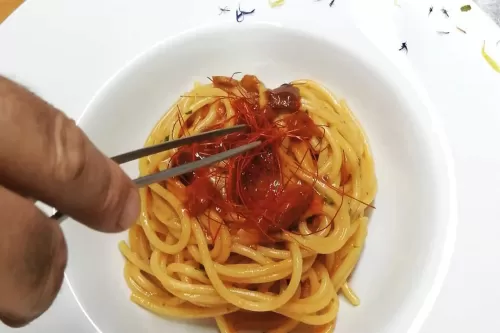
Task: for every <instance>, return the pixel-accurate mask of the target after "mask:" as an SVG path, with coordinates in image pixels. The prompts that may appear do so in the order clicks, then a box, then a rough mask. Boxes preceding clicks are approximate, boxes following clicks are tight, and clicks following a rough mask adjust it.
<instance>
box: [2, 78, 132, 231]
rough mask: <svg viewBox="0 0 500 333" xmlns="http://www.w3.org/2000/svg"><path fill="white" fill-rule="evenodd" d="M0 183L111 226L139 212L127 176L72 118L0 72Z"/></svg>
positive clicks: (102, 226) (90, 223)
mask: <svg viewBox="0 0 500 333" xmlns="http://www.w3.org/2000/svg"><path fill="white" fill-rule="evenodd" d="M0 184H3V185H4V186H6V187H8V188H10V189H11V190H13V191H16V192H18V193H21V194H23V195H27V196H31V197H34V198H36V199H38V200H41V201H43V202H45V203H47V204H50V205H52V206H54V207H56V208H58V209H59V210H61V211H63V212H65V213H66V214H68V215H70V216H71V217H73V218H75V219H77V220H79V221H81V222H83V223H85V224H86V225H88V226H90V227H92V228H94V229H97V230H101V231H107V232H115V231H120V230H123V229H126V228H128V227H129V226H130V225H131V224H133V223H134V222H135V219H136V218H137V216H138V214H139V195H138V191H137V189H136V187H135V186H134V184H133V183H132V181H131V180H130V178H129V177H127V176H126V175H125V173H124V172H123V171H122V170H121V169H120V167H119V166H118V165H116V164H115V163H114V162H112V161H111V160H110V159H109V158H107V157H105V156H104V155H103V154H102V153H101V152H99V150H98V149H97V148H96V147H95V146H94V145H93V144H92V143H91V142H90V140H89V139H88V138H87V136H86V135H85V134H84V133H83V131H82V130H81V129H80V128H78V127H77V126H76V124H75V122H74V121H73V120H71V119H69V118H68V117H66V115H64V114H63V113H62V112H60V111H58V110H57V109H55V108H54V107H52V106H51V105H49V104H47V103H46V102H44V101H43V100H41V99H40V98H38V97H37V96H35V95H34V94H32V93H31V92H29V91H27V90H26V89H24V88H23V87H21V86H19V85H17V84H15V83H13V82H11V81H9V80H7V79H5V78H2V77H1V76H0Z"/></svg>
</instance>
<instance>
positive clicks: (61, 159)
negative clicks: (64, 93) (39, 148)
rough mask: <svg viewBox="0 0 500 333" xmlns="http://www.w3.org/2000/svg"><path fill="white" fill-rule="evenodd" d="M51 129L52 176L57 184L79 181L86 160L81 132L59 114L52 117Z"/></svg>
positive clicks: (70, 120)
mask: <svg viewBox="0 0 500 333" xmlns="http://www.w3.org/2000/svg"><path fill="white" fill-rule="evenodd" d="M52 128H53V133H52V134H51V137H52V143H51V146H52V147H53V151H52V154H51V155H52V163H51V164H50V165H51V171H52V174H53V175H54V177H55V179H56V181H59V182H68V181H73V180H76V179H79V178H80V176H81V175H82V173H83V172H84V170H85V163H86V159H87V156H86V155H87V153H86V149H85V136H84V134H83V132H82V131H81V130H80V129H79V128H78V126H76V123H75V121H74V120H72V119H69V118H68V117H66V116H65V115H64V114H63V113H61V112H57V113H56V115H55V116H54V121H53V126H52Z"/></svg>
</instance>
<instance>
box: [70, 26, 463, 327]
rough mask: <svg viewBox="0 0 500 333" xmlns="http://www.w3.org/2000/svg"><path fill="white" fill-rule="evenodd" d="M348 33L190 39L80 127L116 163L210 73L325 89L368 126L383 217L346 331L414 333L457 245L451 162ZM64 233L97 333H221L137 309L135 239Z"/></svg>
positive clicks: (344, 314)
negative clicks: (305, 82) (132, 283)
mask: <svg viewBox="0 0 500 333" xmlns="http://www.w3.org/2000/svg"><path fill="white" fill-rule="evenodd" d="M347 30H349V29H348V28H346V31H343V34H342V35H343V36H331V37H328V38H324V37H320V36H319V35H318V34H315V33H313V32H303V31H302V32H301V31H299V30H296V29H293V28H290V27H286V26H278V25H272V24H245V25H241V26H239V25H238V26H235V25H234V24H231V25H222V26H213V27H206V28H204V29H203V30H193V31H190V32H187V33H185V34H182V35H180V36H176V37H174V38H171V39H168V40H165V41H164V42H161V43H159V44H157V45H155V46H154V47H153V48H151V49H150V50H148V51H147V52H146V53H144V54H142V55H140V56H139V57H138V58H136V59H135V60H134V61H132V62H131V63H130V64H129V65H127V66H126V67H125V68H124V69H122V70H121V71H120V72H119V73H118V74H117V75H116V76H114V77H113V78H112V79H111V80H110V81H109V82H108V83H107V84H106V85H105V87H104V88H103V89H101V91H100V92H99V93H98V94H97V96H96V97H95V98H94V99H93V101H92V102H91V103H90V105H89V106H88V108H87V110H86V112H85V114H84V116H83V118H82V119H81V121H80V125H81V127H82V128H83V129H84V130H85V131H86V132H87V134H88V135H89V137H90V138H91V139H92V140H93V142H94V143H95V144H96V145H97V146H98V147H99V148H100V149H102V150H103V151H104V152H105V153H106V154H109V155H113V154H117V153H120V152H124V151H127V150H131V149H133V148H137V147H141V146H142V145H143V143H144V141H145V139H146V137H147V135H148V133H149V132H150V130H151V129H152V127H153V126H154V124H155V123H156V121H157V120H158V119H159V118H160V117H161V115H162V114H163V113H164V112H165V111H166V110H167V108H168V107H169V106H170V105H171V104H172V103H173V102H174V101H175V100H176V99H177V98H178V97H179V95H180V94H182V93H184V92H186V91H188V90H189V89H190V88H191V87H192V84H193V82H194V81H196V80H201V81H205V80H206V78H205V77H206V76H210V75H231V74H232V73H233V72H236V71H239V72H243V73H251V74H255V75H257V76H258V77H259V78H260V79H261V80H263V81H264V83H266V85H267V86H269V87H274V86H277V85H279V84H281V83H283V82H288V81H291V80H294V79H301V78H310V79H314V80H316V81H318V82H320V83H322V84H324V85H325V86H326V87H327V88H329V89H331V90H332V91H333V92H334V93H335V94H336V95H337V96H338V97H342V98H345V99H346V100H347V102H348V104H349V105H350V106H351V108H352V110H353V112H354V113H355V114H356V116H357V117H358V119H359V120H360V122H361V124H362V126H363V127H364V128H365V130H366V132H367V135H368V138H369V141H370V144H371V147H372V150H373V154H374V158H375V167H376V174H377V178H378V184H379V192H378V195H377V199H376V206H377V209H376V210H375V211H374V213H373V215H372V218H371V221H370V223H369V229H368V238H367V242H366V247H365V250H364V253H363V256H362V258H361V261H360V263H359V265H358V268H357V270H356V272H355V275H354V277H353V280H352V286H353V287H354V288H355V291H356V292H357V293H358V295H359V297H360V298H361V306H359V307H352V306H351V305H349V304H348V303H346V302H342V303H341V306H340V313H339V315H338V321H337V324H338V325H337V329H336V332H337V333H370V332H377V333H378V332H380V333H402V332H409V331H412V330H414V329H416V328H418V327H417V326H418V323H417V322H421V319H422V318H423V315H425V313H426V312H427V311H428V310H429V308H430V306H431V305H432V301H433V298H434V297H435V296H436V292H437V290H438V289H439V283H440V281H441V277H442V275H443V272H444V270H445V267H446V262H445V261H446V259H447V258H446V256H445V255H443V254H444V253H445V251H448V250H449V246H451V245H450V244H451V243H452V242H451V241H450V237H448V236H449V233H450V230H451V228H449V226H450V225H452V224H453V221H452V216H454V209H455V207H454V205H453V202H454V201H453V198H454V195H455V194H454V193H452V192H451V190H450V189H452V188H453V176H452V172H451V171H450V170H452V168H451V161H450V160H449V158H448V157H447V156H449V155H448V153H447V149H448V148H447V146H446V144H445V143H444V140H443V134H442V132H441V131H440V130H439V127H438V126H437V125H436V123H435V121H434V115H432V114H431V112H430V110H429V109H428V108H427V107H426V105H425V104H424V103H422V101H421V99H420V98H419V95H418V94H416V93H415V91H414V90H412V88H411V84H409V82H408V81H406V80H405V79H404V78H403V77H402V76H401V75H400V74H399V73H398V72H397V70H395V68H394V67H392V66H391V65H390V64H389V63H388V62H386V61H385V60H384V59H383V58H382V57H381V56H380V54H379V53H377V51H376V50H375V49H374V48H372V47H371V46H370V44H369V43H368V42H367V41H366V40H365V39H364V38H363V36H361V35H360V34H359V33H357V32H355V31H347ZM345 34H348V36H349V38H346V37H345ZM222 40H223V42H221V41H222ZM125 170H126V171H127V172H128V173H129V175H130V176H131V177H136V176H137V174H138V170H137V164H136V163H133V164H129V165H126V166H125ZM64 229H65V233H66V236H67V239H68V244H69V255H70V261H69V265H68V268H67V279H68V281H69V283H70V285H71V288H72V290H73V292H74V294H75V297H76V299H77V300H78V302H79V304H80V305H81V308H82V310H83V311H84V312H85V313H86V315H87V316H88V318H89V320H91V322H92V323H93V324H94V325H95V327H96V328H97V329H98V330H99V331H101V332H103V333H112V332H121V333H126V332H134V333H135V332H167V331H168V332H172V333H177V332H185V331H190V332H208V331H214V330H215V325H214V324H213V323H210V322H206V321H204V322H196V321H180V320H172V319H164V318H160V317H157V316H155V315H153V314H151V313H148V312H147V311H145V310H144V309H142V308H140V307H138V306H136V305H135V304H133V303H131V302H130V301H129V295H130V292H129V290H128V288H127V286H126V284H125V281H124V279H123V275H122V274H123V264H124V259H123V258H122V256H121V254H120V253H119V251H118V247H117V244H118V241H119V240H121V239H125V238H126V236H127V235H126V233H122V234H119V235H108V234H100V233H96V232H93V231H90V230H89V229H86V228H85V227H82V226H81V225H79V224H77V223H71V222H69V223H66V225H65V226H64ZM437 277H438V278H437ZM431 291H432V293H431V294H430V296H429V292H431ZM424 305H425V306H424Z"/></svg>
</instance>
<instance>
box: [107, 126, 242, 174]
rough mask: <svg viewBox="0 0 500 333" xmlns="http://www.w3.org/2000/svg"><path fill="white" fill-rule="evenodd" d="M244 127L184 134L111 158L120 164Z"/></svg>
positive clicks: (240, 129)
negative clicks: (178, 137)
mask: <svg viewBox="0 0 500 333" xmlns="http://www.w3.org/2000/svg"><path fill="white" fill-rule="evenodd" d="M246 128H247V126H246V125H236V126H233V127H227V128H222V129H217V130H213V131H208V132H203V133H200V134H195V135H191V136H186V137H183V138H180V139H177V140H172V141H167V142H163V143H160V144H157V145H154V146H149V147H144V148H141V149H136V150H133V151H129V152H127V153H123V154H120V155H117V156H114V157H111V159H112V160H113V161H115V162H116V163H118V164H122V163H126V162H130V161H133V160H136V159H138V158H141V157H144V156H148V155H153V154H156V153H159V152H162V151H165V150H169V149H173V148H177V147H180V146H184V145H188V144H191V143H194V142H199V141H202V140H206V139H210V138H213V137H218V136H222V135H226V134H230V133H235V132H239V131H242V130H244V129H246Z"/></svg>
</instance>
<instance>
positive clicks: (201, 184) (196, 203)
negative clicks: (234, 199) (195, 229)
mask: <svg viewBox="0 0 500 333" xmlns="http://www.w3.org/2000/svg"><path fill="white" fill-rule="evenodd" d="M219 198H220V192H219V191H218V190H217V189H216V188H215V186H214V185H213V184H212V182H211V181H210V179H209V178H208V177H197V178H195V179H194V181H193V182H192V183H191V184H190V185H189V186H187V187H186V201H185V203H184V206H185V208H186V210H187V211H188V213H189V215H190V216H193V217H194V216H198V215H201V214H203V213H204V212H205V211H206V210H207V209H208V208H209V207H210V206H212V204H213V203H214V202H216V201H218V199H219Z"/></svg>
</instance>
